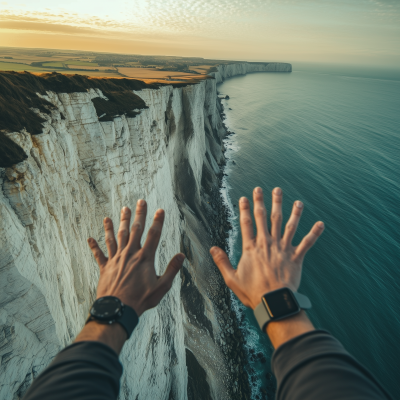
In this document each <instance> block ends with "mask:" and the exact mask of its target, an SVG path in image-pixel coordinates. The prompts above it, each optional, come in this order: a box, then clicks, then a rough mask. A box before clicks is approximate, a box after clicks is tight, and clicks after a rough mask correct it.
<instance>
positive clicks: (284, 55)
mask: <svg viewBox="0 0 400 400" xmlns="http://www.w3.org/2000/svg"><path fill="white" fill-rule="evenodd" d="M0 46H10V47H32V48H51V49H74V50H89V51H100V52H101V51H102V52H114V53H125V54H156V55H174V56H196V57H204V58H214V59H226V60H247V61H283V62H285V61H286V62H295V61H299V62H300V61H301V62H321V63H340V64H364V65H371V66H373V65H379V66H387V67H394V68H397V67H398V66H399V65H400V0H68V1H65V0H62V1H60V0H24V1H20V0H12V1H2V0H0Z"/></svg>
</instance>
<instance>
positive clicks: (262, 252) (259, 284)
mask: <svg viewBox="0 0 400 400" xmlns="http://www.w3.org/2000/svg"><path fill="white" fill-rule="evenodd" d="M253 200H254V217H255V221H256V226H257V236H256V237H255V236H254V231H253V224H252V220H251V217H250V205H249V201H248V200H247V199H246V198H245V197H242V198H241V199H240V201H239V208H240V226H241V230H242V239H243V252H242V257H241V259H240V261H239V264H238V267H237V269H236V270H235V269H233V268H232V265H231V263H230V261H229V259H228V256H227V255H226V253H225V252H224V251H223V250H222V249H220V248H219V247H213V248H211V250H210V253H211V255H212V257H213V259H214V262H215V264H217V267H218V268H219V270H220V271H221V274H222V276H223V277H224V280H225V283H226V285H227V286H228V287H229V288H230V289H232V290H233V292H234V293H235V294H236V296H237V297H238V298H239V299H240V300H241V302H242V303H243V304H244V305H245V306H247V307H251V308H252V309H253V310H254V308H255V307H256V306H257V305H258V304H259V303H260V302H261V297H262V296H263V295H264V294H266V293H268V292H271V291H272V290H276V289H279V288H282V287H289V288H290V289H292V290H293V291H297V289H298V287H299V285H300V279H301V269H302V264H303V259H304V256H305V255H306V253H307V251H308V250H309V249H310V248H311V247H312V246H313V245H314V243H315V242H316V240H317V239H318V237H319V236H320V235H321V234H322V232H323V230H324V224H323V222H317V223H316V224H315V225H314V226H313V228H312V229H311V231H310V232H309V233H308V234H307V235H306V236H305V237H304V238H303V240H302V241H301V242H300V244H299V245H298V246H293V245H292V239H293V236H294V234H295V232H296V229H297V226H298V224H299V221H300V217H301V213H302V211H303V203H302V202H301V201H296V202H295V203H294V205H293V210H292V214H291V216H290V218H289V221H288V222H287V224H286V229H285V232H284V234H283V236H281V226H282V190H281V189H280V188H275V189H274V190H273V192H272V210H271V232H268V225H267V211H266V208H265V205H264V199H263V193H262V190H261V188H255V189H254V192H253Z"/></svg>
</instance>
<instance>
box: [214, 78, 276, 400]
mask: <svg viewBox="0 0 400 400" xmlns="http://www.w3.org/2000/svg"><path fill="white" fill-rule="evenodd" d="M232 78H234V77H232ZM228 79H231V78H228ZM218 86H219V85H218ZM219 95H220V93H219V92H218V101H219V103H220V106H221V111H220V115H221V118H222V120H223V125H224V127H225V129H226V131H227V132H228V133H227V135H226V136H225V138H224V140H223V143H224V148H225V152H224V155H225V159H226V161H225V165H224V167H223V174H222V179H221V184H220V196H221V199H222V202H223V204H224V206H225V207H226V209H227V226H229V231H228V232H229V233H228V237H227V239H226V242H227V246H226V252H227V254H228V257H229V259H230V260H231V262H232V261H235V260H234V244H235V242H236V241H237V238H238V235H239V234H240V227H239V223H238V220H239V215H238V214H239V213H238V208H237V207H236V209H235V207H234V205H233V202H232V199H231V198H230V196H229V189H230V185H229V183H228V176H229V173H230V172H231V171H232V170H231V168H230V165H229V161H234V159H233V158H234V154H235V153H236V152H237V151H239V150H240V147H239V146H238V144H237V143H235V140H234V138H233V136H234V135H235V134H236V133H235V132H233V131H232V130H231V127H229V126H227V124H226V123H225V121H226V120H227V117H226V113H225V110H231V109H230V108H229V107H228V105H227V104H223V102H222V100H229V99H230V97H229V96H228V99H225V97H220V96H219ZM232 264H235V262H232ZM233 266H234V267H236V266H235V265H233ZM230 297H231V301H230V302H231V307H232V310H233V312H234V313H235V316H236V319H237V321H238V328H239V330H240V331H241V334H242V336H243V338H244V340H243V349H244V352H245V356H246V361H247V362H246V369H247V373H248V377H249V385H250V391H251V398H252V399H253V398H255V399H259V398H261V399H271V398H274V395H275V389H276V386H275V384H274V383H273V382H274V381H272V382H271V379H272V375H271V373H270V372H267V374H266V375H265V376H266V380H267V385H265V384H264V382H263V380H262V379H261V378H260V377H259V374H258V373H257V370H256V369H255V367H256V365H255V362H257V361H260V360H263V361H262V363H263V364H265V362H266V361H267V358H266V356H265V354H264V353H265V349H264V348H261V347H260V345H259V343H258V342H257V340H254V338H253V337H252V336H253V335H252V331H251V328H252V327H251V324H250V322H249V320H248V317H247V316H246V311H247V312H248V309H247V308H246V307H245V306H244V305H243V304H242V303H241V302H240V301H239V300H238V299H237V298H236V296H235V295H234V294H233V292H232V291H230ZM261 354H262V356H261ZM257 356H258V358H257ZM264 380H265V379H264ZM257 395H258V396H261V397H257Z"/></svg>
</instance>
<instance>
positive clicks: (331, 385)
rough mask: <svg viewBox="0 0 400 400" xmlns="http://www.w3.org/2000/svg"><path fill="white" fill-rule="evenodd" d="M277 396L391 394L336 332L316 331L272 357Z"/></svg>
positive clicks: (292, 399)
mask: <svg viewBox="0 0 400 400" xmlns="http://www.w3.org/2000/svg"><path fill="white" fill-rule="evenodd" d="M272 370H273V372H274V374H275V377H276V379H277V383H278V389H277V395H276V399H277V400H300V399H301V400H321V399H323V400H338V399H340V400H349V399H352V400H359V399H363V400H378V399H385V400H386V399H390V396H389V395H388V394H387V393H386V391H385V390H384V389H383V388H382V387H381V385H380V384H379V383H378V382H377V381H376V379H375V378H374V377H373V376H372V374H371V373H370V372H369V371H368V370H367V369H365V368H364V367H363V366H362V365H361V364H360V363H359V362H358V361H357V360H356V359H355V358H353V357H352V356H351V355H350V354H349V353H348V352H347V351H346V350H345V349H344V347H343V346H342V345H341V344H340V343H339V341H337V340H336V339H335V338H334V337H333V336H331V335H330V334H329V333H328V332H325V331H313V332H308V333H306V334H304V335H301V336H298V337H296V338H294V339H292V340H290V341H288V342H286V343H284V344H283V345H282V346H280V347H278V348H277V349H276V351H275V353H274V355H273V357H272Z"/></svg>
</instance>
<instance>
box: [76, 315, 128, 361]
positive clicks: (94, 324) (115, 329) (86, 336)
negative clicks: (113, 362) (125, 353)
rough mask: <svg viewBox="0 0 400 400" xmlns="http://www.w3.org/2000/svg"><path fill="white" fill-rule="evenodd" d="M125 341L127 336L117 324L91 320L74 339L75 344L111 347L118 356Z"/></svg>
mask: <svg viewBox="0 0 400 400" xmlns="http://www.w3.org/2000/svg"><path fill="white" fill-rule="evenodd" d="M127 339H128V334H127V333H126V330H125V329H124V328H123V327H122V326H121V325H120V324H119V323H117V322H115V323H113V324H102V323H100V322H98V321H95V320H93V321H89V322H88V323H87V324H86V325H85V326H84V328H83V329H82V331H81V332H80V333H79V335H78V336H77V337H76V339H75V342H88V341H89V342H100V343H103V344H105V345H107V346H109V347H111V348H112V349H113V350H114V351H115V352H116V353H117V354H119V353H120V352H121V350H122V347H123V345H124V343H125V341H126V340H127Z"/></svg>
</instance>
